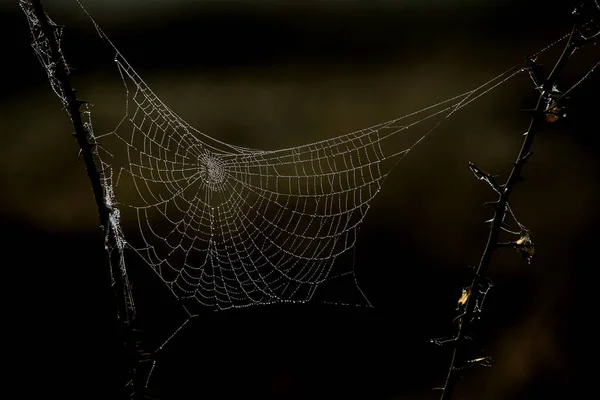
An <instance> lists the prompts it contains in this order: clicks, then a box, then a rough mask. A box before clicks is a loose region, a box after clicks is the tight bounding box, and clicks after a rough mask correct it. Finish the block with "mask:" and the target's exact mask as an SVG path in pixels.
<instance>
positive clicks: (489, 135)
mask: <svg viewBox="0 0 600 400" xmlns="http://www.w3.org/2000/svg"><path fill="white" fill-rule="evenodd" d="M45 3H47V4H46V7H47V11H48V12H49V14H50V16H51V17H52V18H53V19H54V21H55V22H57V23H61V24H65V25H66V36H65V39H64V43H63V46H64V47H63V48H64V50H65V53H66V57H67V60H68V61H69V63H70V64H71V65H73V66H74V67H75V68H76V70H75V71H74V74H73V79H74V84H75V86H76V87H77V88H78V93H79V95H80V97H82V98H84V99H86V100H90V101H92V102H93V103H94V105H95V107H94V114H93V115H94V118H95V122H96V132H99V131H102V129H103V128H104V129H107V128H110V127H111V126H114V124H115V123H116V122H118V120H119V118H120V115H121V112H122V106H123V104H124V98H123V92H122V87H121V86H120V82H119V81H118V80H116V79H115V77H116V76H115V75H114V74H115V68H114V65H113V64H112V63H111V59H112V58H111V56H110V53H107V52H106V51H105V50H106V48H105V47H103V45H102V43H101V42H100V41H99V40H98V39H97V36H95V33H94V31H93V27H91V25H90V24H89V22H88V21H87V20H86V19H85V17H84V16H83V14H82V13H81V11H80V10H79V8H78V7H77V5H76V4H75V3H74V2H70V1H56V2H50V1H47V2H45ZM85 4H86V6H87V7H88V10H89V11H90V12H91V14H92V15H93V16H94V17H95V18H96V20H97V22H98V23H99V24H100V26H101V27H103V29H104V30H105V31H106V33H107V34H108V35H109V36H110V37H111V39H112V40H113V42H114V43H115V44H116V45H117V47H118V48H119V49H120V50H121V51H122V53H123V54H124V55H125V57H127V58H128V60H129V61H130V63H131V64H132V65H133V66H134V67H135V68H136V69H137V70H138V72H139V73H140V75H141V76H142V77H143V78H144V79H145V80H146V82H147V83H148V84H149V85H150V86H151V87H152V88H153V90H154V91H155V92H156V93H157V94H158V95H159V96H160V97H161V98H162V99H163V101H165V103H166V104H168V105H169V106H170V107H171V108H172V109H174V110H175V111H176V112H177V113H179V114H180V115H181V116H182V117H183V118H185V119H186V120H187V121H188V122H190V123H191V124H192V125H193V126H195V127H197V128H199V129H200V130H202V131H203V132H206V133H208V134H210V135H212V136H214V137H216V138H219V139H221V140H224V141H227V142H230V143H235V144H239V145H244V146H249V147H258V148H266V149H274V148H279V147H282V146H286V145H294V144H303V143H307V142H310V141H313V140H319V139H325V138H328V137H333V136H336V135H339V134H343V133H346V132H349V131H354V130H357V129H361V128H364V127H367V126H371V125H374V124H376V123H379V122H382V121H385V120H388V119H391V118H395V117H398V116H401V115H404V114H406V113H408V112H411V111H414V110H417V109H420V108H422V107H424V106H427V105H429V104H433V103H436V102H438V101H440V100H444V99H446V98H448V97H450V96H452V95H455V94H458V93H462V92H464V91H466V90H468V89H471V88H473V87H476V86H477V85H479V84H481V83H483V82H485V81H487V80H489V79H490V78H492V77H494V76H496V75H497V74H498V73H500V72H502V71H504V70H505V69H507V68H508V67H510V66H512V65H514V64H516V63H518V62H521V61H522V60H523V59H524V56H526V55H528V54H532V53H534V52H536V51H538V50H540V49H541V48H543V47H545V46H546V45H548V44H550V43H552V42H553V41H554V40H556V39H557V38H559V37H560V36H562V35H563V34H564V33H566V32H568V30H569V27H570V20H569V14H570V10H571V6H572V3H570V2H548V1H529V2H523V1H499V0H498V1H486V2H475V1H441V0H440V1H404V2H402V1H391V0H390V1H341V0H340V1H316V0H312V1H304V2H298V1H295V2H283V1H279V2H278V1H267V0H264V1H258V0H256V1H241V0H239V1H233V0H231V1H166V0H164V1H158V0H156V1H150V2H141V1H127V2H126V1H121V2H118V1H111V2H109V1H89V2H85ZM0 10H1V11H2V15H1V21H0V37H2V52H3V57H2V60H3V63H2V65H3V73H2V75H3V79H2V83H3V84H2V91H1V92H0V93H1V94H0V128H1V130H0V131H1V133H2V145H1V146H0V156H1V158H0V166H1V170H2V174H1V175H0V187H1V188H2V196H1V198H0V205H1V209H0V221H1V224H2V244H3V245H2V248H3V249H4V255H3V257H2V259H3V262H2V267H3V271H4V274H5V275H4V277H3V280H2V281H3V283H4V285H3V286H4V288H5V294H4V295H5V300H4V307H3V310H4V312H5V315H4V318H3V321H4V323H3V324H2V326H3V331H4V333H5V335H4V337H5V339H4V341H3V345H4V346H3V348H4V351H5V352H6V353H7V354H8V355H9V357H6V358H5V360H6V361H5V370H8V371H9V374H8V376H6V374H5V381H6V386H5V391H10V390H13V389H14V390H17V392H16V393H20V394H19V397H21V398H47V397H60V398H65V399H71V398H102V399H108V398H118V393H119V388H120V387H121V384H122V378H123V376H122V369H123V365H122V360H121V358H120V353H119V351H118V346H119V341H118V340H117V335H116V332H117V331H116V322H115V318H114V311H113V308H112V303H111V292H110V290H109V288H108V271H107V269H106V265H105V263H104V254H103V247H102V245H103V238H102V236H101V232H100V230H99V229H98V228H97V226H98V223H97V218H96V214H95V210H94V204H93V198H92V194H91V191H90V190H89V184H88V182H87V180H86V179H87V178H86V175H85V171H84V167H83V164H82V163H81V162H79V161H78V160H77V158H76V155H77V148H76V143H75V141H74V140H73V139H72V137H71V136H70V135H69V133H70V132H71V131H72V128H71V127H70V124H69V119H68V117H67V115H66V114H65V113H62V112H61V111H60V103H59V101H58V100H57V98H56V97H54V95H53V93H52V92H51V90H50V88H49V86H48V84H47V81H46V78H45V74H44V72H43V70H42V69H41V67H40V66H39V64H38V62H37V60H36V58H35V55H34V53H33V51H32V50H31V49H30V46H29V43H30V37H29V32H28V27H27V22H26V19H25V18H24V15H23V14H22V13H21V11H20V9H19V8H18V5H17V2H16V1H15V2H13V1H6V0H2V1H0ZM557 50H558V49H557ZM597 53H598V49H597V45H596V46H590V47H588V48H586V49H584V50H582V51H581V54H577V55H576V56H577V57H574V58H573V60H572V61H570V68H569V69H567V71H566V73H565V76H564V79H565V81H566V82H572V81H573V80H574V79H576V77H578V76H581V72H585V71H586V68H587V69H589V67H591V66H592V65H593V64H594V63H595V62H597V60H598V56H597ZM547 55H548V58H547V63H548V64H550V63H551V62H552V59H553V57H556V56H557V51H554V52H548V53H547ZM598 83H599V79H598V73H597V72H596V74H595V75H593V76H591V77H590V79H589V80H588V81H586V82H585V84H584V85H582V86H581V87H580V88H579V89H578V90H576V91H574V92H573V93H572V99H571V103H570V110H569V117H568V118H567V119H564V120H560V121H559V122H557V123H556V124H553V125H551V126H547V127H545V128H544V129H543V131H542V132H541V133H540V135H539V137H538V139H536V143H535V144H534V151H535V154H534V156H533V158H532V160H531V163H530V164H528V165H527V167H526V170H525V179H526V181H525V183H524V184H521V185H519V186H517V188H516V190H515V192H514V196H513V198H512V201H511V204H512V205H513V208H514V210H515V212H516V213H517V216H518V217H519V219H520V221H521V222H522V223H523V224H525V225H526V226H527V227H528V228H530V229H531V231H532V233H533V235H534V236H535V238H536V241H537V243H538V245H539V248H538V251H537V253H536V255H535V257H534V259H533V261H532V263H531V264H530V265H527V264H526V263H525V262H524V261H523V260H522V259H521V258H520V256H519V255H518V254H517V253H516V252H514V253H513V252H506V253H498V254H497V257H495V259H494V262H493V265H492V268H491V271H490V273H491V277H492V279H493V280H494V282H495V283H496V286H495V287H494V289H493V290H492V292H490V297H489V298H488V303H487V304H486V308H485V315H484V319H483V321H482V323H481V324H480V325H479V329H478V331H477V332H478V338H479V340H480V343H481V345H482V346H483V347H485V348H486V350H487V353H488V354H489V355H490V356H491V357H492V358H493V359H494V360H495V365H494V367H493V368H492V369H476V370H473V371H469V372H467V373H466V374H465V380H464V381H462V382H460V383H459V384H458V388H457V393H456V396H457V398H463V399H509V398H510V399H531V398H546V397H549V396H556V397H557V398H561V397H562V398H575V397H577V396H580V395H582V394H585V393H587V392H591V391H592V390H593V385H594V381H591V382H590V381H588V380H587V373H586V371H588V370H589V369H588V366H587V365H586V364H587V363H588V362H590V363H591V364H592V365H593V364H594V360H593V357H592V356H591V354H590V353H591V349H592V348H593V347H594V343H595V340H596V339H595V331H594V330H593V329H591V328H589V327H588V326H587V325H588V324H587V321H589V320H590V319H593V315H594V313H597V311H595V310H594V304H595V301H596V300H595V299H594V298H593V297H594V296H593V295H594V294H595V292H594V281H593V280H591V279H590V278H589V276H590V274H592V273H594V272H595V271H594V270H595V269H596V268H597V266H598V261H597V252H596V250H595V247H596V246H597V235H596V229H597V222H598V211H597V206H598V200H599V190H598V185H597V182H598V171H599V168H598V159H597V156H596V154H597V150H598V123H597V112H598V105H599V104H598V100H597V94H596V93H597V91H598V88H599V85H598ZM535 97H536V93H535V92H534V91H533V90H532V87H531V83H530V82H529V81H528V78H527V76H526V75H525V74H523V75H521V76H520V77H518V78H516V79H515V80H513V81H511V82H510V83H508V84H506V85H503V86H502V87H501V88H499V89H498V90H495V91H493V92H492V93H490V94H489V95H487V96H486V97H484V98H482V99H481V100H480V101H478V102H475V103H474V104H472V105H471V106H469V107H468V108H466V109H463V110H462V111H460V112H459V113H457V115H456V116H455V117H453V118H452V119H451V120H449V121H447V123H445V124H444V126H443V127H442V128H441V129H439V130H438V131H436V132H435V133H434V134H433V135H432V136H430V137H429V138H428V139H427V140H426V141H425V142H423V144H421V145H420V146H419V147H417V148H415V151H413V152H412V153H411V154H410V156H409V157H407V158H406V159H405V160H404V161H403V162H402V163H401V164H400V165H399V166H398V167H397V169H396V170H395V171H394V173H393V174H392V175H391V177H390V179H388V181H387V182H386V185H385V186H384V188H383V190H382V193H381V195H380V196H379V197H378V198H377V199H376V200H375V201H374V202H373V207H372V208H371V211H370V214H369V216H368V217H367V219H366V220H365V223H364V225H363V228H362V231H361V234H360V236H359V243H358V245H357V249H356V274H357V279H358V281H359V283H360V285H361V287H362V288H363V290H364V292H365V293H366V295H367V296H368V298H369V299H370V301H371V303H372V304H373V305H374V306H375V308H374V309H367V308H360V307H343V306H329V305H324V304H322V302H320V301H319V299H317V300H316V301H315V302H313V303H312V304H311V305H308V306H298V305H294V306H265V307H257V308H251V309H246V310H234V311H226V312H220V313H211V312H206V315H204V314H203V315H201V317H200V318H198V319H197V320H195V321H194V322H193V323H191V325H189V326H188V327H187V328H186V329H185V330H183V331H182V333H181V334H180V335H179V336H178V337H176V339H174V340H173V341H172V342H171V343H170V345H169V347H168V348H167V350H166V351H165V352H164V353H163V354H162V355H161V357H160V358H159V360H158V364H157V368H156V371H155V375H154V379H153V381H152V385H151V387H152V395H154V396H155V397H160V398H163V399H196V398H197V399H229V398H241V397H244V398H268V399H321V398H323V399H346V398H360V399H430V398H436V397H437V396H438V394H439V393H437V392H432V390H431V388H432V387H435V386H441V385H442V383H443V378H444V376H445V373H446V369H447V367H448V363H449V355H450V354H449V352H447V351H444V350H440V349H438V348H435V347H434V346H433V345H431V344H430V342H429V339H430V338H432V337H437V336H444V335H448V334H450V332H451V329H452V324H451V319H452V318H453V316H454V308H455V305H456V300H457V299H458V296H459V294H460V288H461V285H462V284H464V283H465V280H464V277H465V276H466V272H467V266H468V265H472V264H476V263H477V262H478V260H479V257H480V254H481V252H482V250H483V246H484V244H485V240H486V237H487V226H486V225H485V224H484V223H483V221H485V220H486V219H488V218H489V217H490V216H491V211H490V210H489V209H486V208H485V207H483V206H482V203H484V202H485V201H489V200H493V198H494V196H493V193H492V192H491V190H490V189H489V188H487V187H486V186H485V185H484V184H482V183H481V182H478V181H477V180H475V179H473V175H472V173H471V172H470V171H469V170H468V168H467V161H474V162H476V163H477V164H478V165H479V166H480V167H481V168H483V169H484V170H487V171H493V172H494V173H498V174H499V175H500V176H501V177H502V178H505V177H506V174H507V172H508V171H509V168H510V164H509V163H508V161H509V160H511V159H513V158H514V156H515V155H516V154H517V152H518V149H519V145H520V141H521V139H522V136H521V134H522V133H523V132H524V131H525V130H526V128H527V125H528V118H529V116H528V115H527V114H526V113H524V112H522V111H520V109H525V108H528V107H532V106H533V105H534V101H535ZM127 222H128V221H125V225H126V229H127ZM130 222H133V221H130ZM130 274H131V277H132V280H133V282H134V295H135V296H136V301H137V305H138V313H139V317H140V318H139V324H140V325H141V327H142V328H145V329H146V330H147V334H146V337H145V339H146V340H147V342H148V343H149V344H152V343H154V342H159V341H160V340H161V339H164V338H165V337H167V336H168V335H169V333H170V332H172V331H173V330H174V329H175V328H176V327H177V326H178V324H180V323H182V322H183V321H184V317H183V314H182V313H181V312H180V309H179V308H178V306H177V304H176V303H175V302H174V301H173V299H171V297H170V294H169V293H168V291H167V290H166V289H164V288H163V287H162V286H161V285H160V284H159V282H158V280H157V279H156V278H155V277H154V276H153V275H152V273H151V271H150V270H148V269H145V268H144V266H143V265H138V264H136V263H134V262H132V263H130ZM348 288H349V289H348ZM352 288H353V285H352V282H345V283H344V282H337V283H336V284H335V285H334V286H332V287H329V288H328V287H324V288H323V289H322V290H321V292H319V298H325V297H327V298H331V297H334V298H336V299H337V300H339V301H344V300H348V299H349V300H348V301H349V302H352V301H353V300H354V297H353V295H354V294H355V293H352ZM590 358H592V360H591V361H590Z"/></svg>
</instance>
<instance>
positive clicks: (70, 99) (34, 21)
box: [20, 0, 141, 398]
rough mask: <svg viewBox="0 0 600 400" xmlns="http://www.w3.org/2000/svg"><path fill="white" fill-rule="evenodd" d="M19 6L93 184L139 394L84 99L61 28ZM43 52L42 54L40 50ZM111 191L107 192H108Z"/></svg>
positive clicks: (110, 220)
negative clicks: (63, 46) (75, 85)
mask: <svg viewBox="0 0 600 400" xmlns="http://www.w3.org/2000/svg"><path fill="white" fill-rule="evenodd" d="M20 5H21V7H22V9H23V11H24V12H25V14H26V15H27V18H28V20H29V23H30V28H31V33H32V35H33V47H34V49H35V50H36V53H37V54H38V57H40V61H41V62H42V65H43V66H44V67H45V68H46V70H47V73H48V78H49V80H50V83H51V85H52V87H53V89H54V90H55V92H56V93H57V94H58V95H59V97H61V100H62V102H63V104H64V106H65V108H66V110H67V112H68V113H69V116H70V118H71V121H72V123H73V127H74V129H75V133H74V134H73V136H74V137H75V139H76V140H77V144H78V146H79V156H80V157H81V158H82V159H83V162H84V163H85V167H86V170H87V175H88V178H89V181H90V184H91V186H92V192H93V194H94V199H95V201H96V206H97V207H98V217H99V220H100V225H101V228H102V229H103V231H104V237H105V249H106V253H107V258H108V263H109V267H110V269H111V275H112V278H113V280H114V292H115V299H116V303H117V313H118V317H119V320H120V321H121V324H122V329H123V336H124V338H125V343H124V345H125V351H126V355H127V357H128V362H129V375H130V376H129V378H130V379H131V383H132V384H133V387H134V388H133V393H132V395H131V397H132V398H135V397H136V396H138V395H139V393H138V390H139V389H138V388H141V385H138V384H137V380H139V378H138V376H137V374H136V367H137V363H138V362H139V360H140V355H139V354H138V352H139V351H138V347H139V346H137V345H138V342H136V341H135V338H134V332H133V329H132V327H131V324H132V322H133V313H132V299H131V295H130V291H129V287H128V286H127V282H126V280H127V276H126V270H125V265H124V261H123V260H124V258H123V246H122V243H120V242H119V239H118V237H117V235H118V232H119V229H120V227H119V226H118V223H117V222H116V221H118V217H116V216H115V213H116V211H115V210H114V209H113V205H112V201H111V199H110V196H111V193H105V189H106V188H105V187H104V186H103V184H102V174H103V173H104V171H99V170H98V169H97V167H96V163H95V161H94V153H93V149H94V147H95V145H96V144H95V143H90V142H89V141H88V137H89V136H90V130H89V129H91V127H90V126H88V124H86V123H84V121H83V119H82V115H81V113H82V111H81V106H82V105H84V104H86V103H87V102H86V101H83V100H79V99H78V98H77V96H76V93H75V90H74V89H73V87H72V86H71V82H70V78H69V70H70V67H69V65H67V64H66V61H65V59H64V57H63V55H62V51H61V49H60V43H59V40H58V37H60V34H61V32H62V27H60V26H58V25H55V24H54V23H53V22H51V20H50V19H49V18H48V16H47V14H46V12H45V11H44V9H43V7H42V4H41V1H40V0H20ZM42 51H43V54H42V53H41V52H42ZM109 192H110V191H109Z"/></svg>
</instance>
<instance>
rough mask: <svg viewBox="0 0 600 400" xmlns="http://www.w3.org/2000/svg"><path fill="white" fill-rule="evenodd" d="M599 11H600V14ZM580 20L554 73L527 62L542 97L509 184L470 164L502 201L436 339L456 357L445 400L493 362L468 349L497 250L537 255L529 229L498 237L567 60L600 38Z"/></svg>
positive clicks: (550, 115) (550, 117) (553, 105)
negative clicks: (447, 334)
mask: <svg viewBox="0 0 600 400" xmlns="http://www.w3.org/2000/svg"><path fill="white" fill-rule="evenodd" d="M597 11H598V10H596V12H597ZM577 13H578V10H577V9H576V10H575V11H574V14H576V15H577ZM579 19H580V20H579V21H577V22H576V23H575V24H574V26H573V29H572V30H571V34H570V36H569V38H568V40H567V44H566V45H565V48H564V50H563V52H562V54H561V56H560V57H559V59H558V61H557V62H556V64H555V66H554V68H553V69H552V71H551V72H550V74H549V75H548V76H547V77H546V78H545V79H542V78H541V77H540V71H539V69H538V67H537V65H536V64H535V60H531V59H529V58H528V59H527V61H528V62H529V64H530V66H531V68H530V76H531V78H532V80H533V82H534V85H535V87H536V89H537V90H539V91H540V95H539V98H538V101H537V104H536V107H535V109H534V110H533V117H532V119H531V122H530V124H529V128H528V129H527V132H526V133H525V135H524V139H523V143H522V146H521V150H520V151H519V154H518V156H517V158H516V161H515V162H514V163H513V167H512V170H511V172H510V175H509V176H508V179H507V180H506V182H505V183H504V184H498V183H496V180H495V178H496V177H495V176H493V175H490V174H488V173H486V172H483V171H482V170H481V169H479V168H478V167H477V166H475V164H473V163H469V168H470V169H471V171H472V172H473V173H474V174H475V176H476V177H477V178H478V179H480V180H483V181H484V182H486V183H487V184H488V185H490V187H491V188H492V189H493V190H494V191H495V192H496V193H498V195H499V198H498V200H496V201H495V202H492V203H489V204H490V205H492V206H493V207H494V217H493V218H492V219H491V220H490V221H488V222H491V227H490V232H489V236H488V240H487V243H486V246H485V250H484V252H483V255H482V257H481V260H480V262H479V265H478V266H477V267H476V269H475V272H474V278H473V280H472V282H471V284H470V286H468V287H465V288H463V291H462V294H461V297H460V298H459V301H458V309H459V310H460V314H459V316H458V317H457V318H456V319H455V320H457V321H458V324H457V328H456V333H455V336H454V337H452V338H450V339H434V340H432V342H433V343H436V344H438V345H444V344H446V343H451V344H452V345H453V346H454V352H453V354H452V360H451V362H450V368H449V370H448V375H447V377H446V381H445V383H444V386H443V387H442V388H439V389H441V390H442V395H441V400H449V399H450V398H451V397H452V393H453V390H454V387H455V385H456V381H457V380H458V379H459V377H460V372H461V371H462V370H464V369H466V368H469V367H470V366H472V365H475V364H478V365H481V366H491V363H492V362H491V359H490V358H489V357H485V356H484V357H477V358H474V359H469V358H468V356H467V350H469V349H468V347H469V345H470V344H471V342H472V341H471V340H470V339H472V337H471V334H470V332H469V328H470V326H471V324H472V323H473V322H474V320H475V318H474V317H475V315H476V314H478V313H480V312H481V305H482V302H483V299H484V298H485V294H486V293H487V289H485V290H483V291H482V290H478V289H477V288H480V287H481V286H482V283H483V282H484V281H485V280H487V278H486V274H487V270H488V268H489V266H490V262H491V259H492V255H493V253H494V251H495V250H497V249H499V248H502V247H513V248H515V249H517V250H518V251H519V252H520V253H521V254H522V255H523V257H524V258H526V259H527V260H528V261H529V260H530V259H531V256H532V255H533V253H534V250H535V243H534V242H533V239H532V237H531V235H530V233H529V231H528V230H523V231H522V232H521V237H520V238H519V239H518V240H516V241H513V242H507V243H499V242H498V237H499V234H500V232H501V231H502V229H503V228H504V227H503V225H504V223H505V222H504V221H505V218H506V216H507V212H508V211H509V205H508V199H509V197H510V194H511V193H512V191H513V189H514V187H515V185H516V184H517V182H519V181H522V180H523V178H522V176H521V172H522V171H523V167H524V166H525V164H526V162H527V161H528V159H529V157H530V156H531V155H532V152H531V147H532V144H533V141H534V139H535V135H536V131H537V129H538V127H539V126H540V124H541V123H542V122H543V121H546V122H554V121H556V120H557V119H558V118H559V117H560V116H562V114H561V113H562V106H561V104H559V100H560V99H562V98H563V97H564V93H560V91H558V89H557V86H556V78H557V76H558V74H559V73H560V72H561V71H562V69H563V68H564V67H565V65H566V64H567V61H568V60H569V57H570V56H571V55H572V54H573V52H574V51H575V50H576V49H577V48H579V47H581V46H582V45H584V44H586V43H589V42H591V41H592V40H594V39H595V38H596V37H597V36H598V33H596V34H594V35H593V36H590V37H585V36H584V34H583V33H582V32H581V28H582V26H583V24H582V21H581V18H579ZM522 228H523V227H522ZM488 281H489V280H488ZM488 289H489V286H488ZM467 340H469V342H467Z"/></svg>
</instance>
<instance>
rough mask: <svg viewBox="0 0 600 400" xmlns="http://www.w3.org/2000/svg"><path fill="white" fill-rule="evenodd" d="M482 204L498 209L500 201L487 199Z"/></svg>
mask: <svg viewBox="0 0 600 400" xmlns="http://www.w3.org/2000/svg"><path fill="white" fill-rule="evenodd" d="M483 205H484V206H491V207H492V208H493V209H494V210H499V209H500V202H499V201H488V202H485V203H483Z"/></svg>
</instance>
